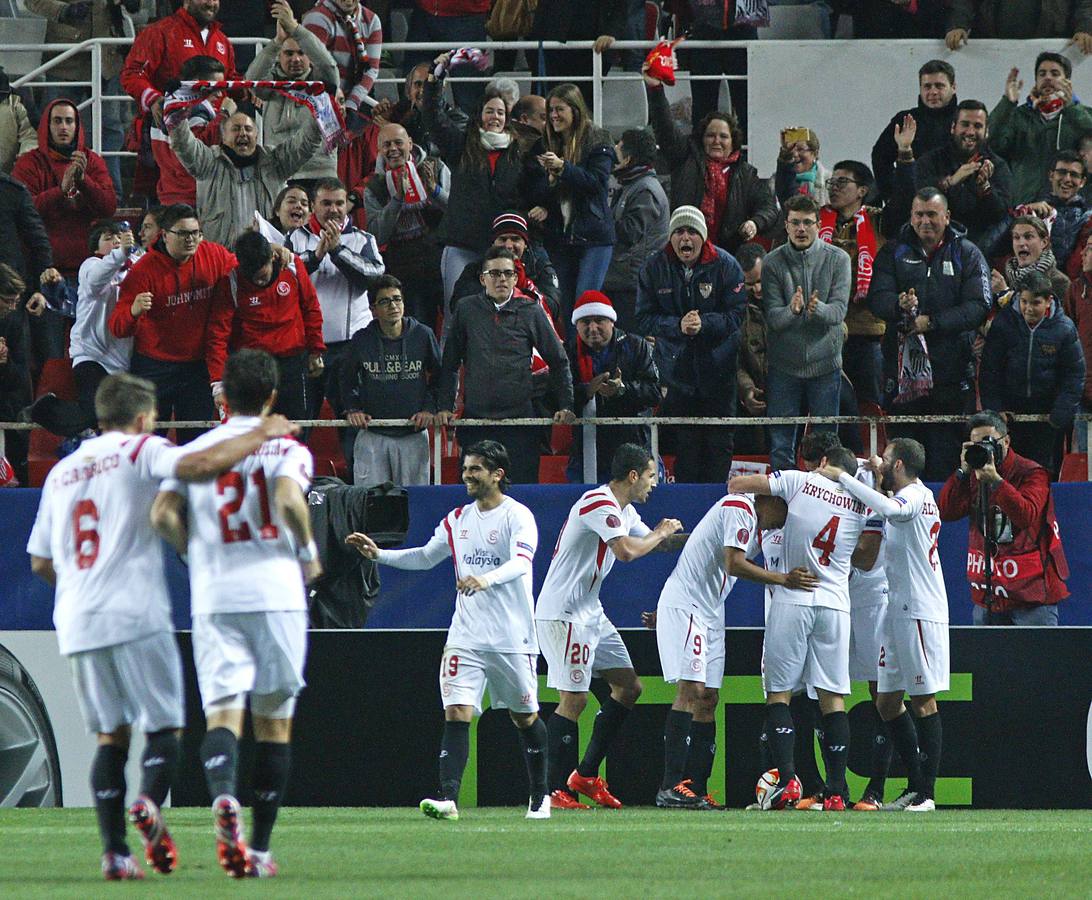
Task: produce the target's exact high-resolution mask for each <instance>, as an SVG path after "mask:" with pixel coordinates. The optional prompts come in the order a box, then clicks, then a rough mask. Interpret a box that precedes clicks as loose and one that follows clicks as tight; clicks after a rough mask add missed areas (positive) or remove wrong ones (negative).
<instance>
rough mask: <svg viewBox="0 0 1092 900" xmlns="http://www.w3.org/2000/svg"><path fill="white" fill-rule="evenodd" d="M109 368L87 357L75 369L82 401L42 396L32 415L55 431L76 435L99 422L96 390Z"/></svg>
mask: <svg viewBox="0 0 1092 900" xmlns="http://www.w3.org/2000/svg"><path fill="white" fill-rule="evenodd" d="M106 375H107V371H106V369H104V368H103V367H102V366H100V365H99V364H98V363H97V362H91V361H90V360H85V361H84V362H81V363H77V364H76V365H75V366H74V367H73V369H72V379H73V381H75V382H76V391H77V393H78V395H79V399H78V400H61V399H59V398H56V397H46V396H43V397H40V398H39V399H38V402H37V403H35V404H34V412H33V414H32V418H33V420H34V421H35V422H37V423H38V424H39V425H41V426H42V427H43V428H45V429H46V430H47V431H50V432H52V433H53V434H59V435H60V436H61V437H75V436H76V435H77V434H79V433H80V432H81V431H86V430H87V429H88V428H94V427H95V426H96V425H97V424H98V417H97V416H96V415H95V391H97V390H98V389H99V385H100V384H101V383H102V380H103V379H104V378H105V377H106Z"/></svg>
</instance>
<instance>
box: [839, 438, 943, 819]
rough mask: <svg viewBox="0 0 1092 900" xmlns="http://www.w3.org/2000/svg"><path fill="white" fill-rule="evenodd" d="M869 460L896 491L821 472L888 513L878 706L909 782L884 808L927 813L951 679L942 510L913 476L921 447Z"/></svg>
mask: <svg viewBox="0 0 1092 900" xmlns="http://www.w3.org/2000/svg"><path fill="white" fill-rule="evenodd" d="M868 465H869V468H871V469H872V471H873V472H874V473H875V474H876V476H877V477H878V478H879V479H880V487H881V488H882V489H883V490H884V491H889V492H894V496H893V497H888V496H887V495H886V494H881V493H880V492H879V491H876V490H873V489H872V488H870V487H868V486H867V485H865V484H862V483H861V482H859V481H857V480H855V479H854V478H853V477H852V476H851V475H849V474H847V473H846V472H844V471H842V470H841V469H839V468H838V467H837V464H835V465H830V466H827V467H825V468H823V469H821V470H820V472H821V473H822V474H823V475H826V476H827V477H828V478H831V479H832V480H835V481H837V482H838V484H840V485H841V486H842V487H843V488H844V489H845V490H847V491H849V493H851V494H852V495H853V496H854V497H856V498H857V499H858V500H860V501H861V502H862V503H867V504H868V505H869V506H870V507H872V509H873V510H875V511H876V512H877V513H878V514H879V515H881V516H883V517H884V518H885V519H887V540H886V542H885V543H886V544H887V572H888V581H889V584H890V589H891V595H890V599H889V601H888V605H887V614H886V615H885V617H884V620H883V642H882V644H881V646H880V656H879V684H878V693H877V695H876V708H877V709H878V710H879V711H880V716H881V717H882V718H883V720H884V722H885V723H886V725H887V728H888V730H889V734H890V737H891V740H892V742H893V743H894V745H895V748H896V749H897V750H898V753H899V756H900V757H902V760H903V762H904V763H905V764H906V770H907V772H908V774H909V783H908V786H907V789H906V790H905V791H904V792H903V794H902V795H901V796H900V797H899V798H898V799H897V800H895V801H894V802H893V803H890V804H888V805H887V806H885V807H884V809H895V810H908V811H910V812H932V811H933V810H934V809H936V802H935V797H934V790H935V787H936V780H937V771H938V769H939V767H940V748H941V727H940V712H939V711H938V709H937V699H936V695H937V694H938V693H939V692H941V691H946V690H948V682H949V656H948V594H947V591H946V590H945V587H944V576H943V573H942V572H941V569H940V558H939V556H938V553H937V542H938V540H939V539H940V513H939V512H938V510H937V505H936V500H935V499H934V498H933V492H932V491H930V490H929V488H927V487H926V486H925V485H924V484H922V483H921V480H920V479H919V478H918V476H919V475H920V474H921V472H922V471H923V470H924V469H925V448H924V447H922V445H921V444H919V443H918V442H917V441H915V440H912V439H910V438H895V439H894V440H892V441H891V442H890V443H889V444H888V445H887V448H886V449H885V450H884V454H883V458H882V459H881V458H880V457H878V456H874V457H872V459H871V460H869V463H868ZM904 692H906V693H908V694H909V695H910V707H911V709H912V710H913V716H912V717H911V715H910V713H909V712H907V709H906V706H905V705H904V704H903V701H902V698H903V693H904ZM915 721H916V726H915ZM919 740H920V755H919Z"/></svg>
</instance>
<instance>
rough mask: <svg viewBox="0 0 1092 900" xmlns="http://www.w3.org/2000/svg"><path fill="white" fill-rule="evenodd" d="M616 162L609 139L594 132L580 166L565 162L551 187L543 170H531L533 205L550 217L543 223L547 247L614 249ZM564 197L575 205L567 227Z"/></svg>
mask: <svg viewBox="0 0 1092 900" xmlns="http://www.w3.org/2000/svg"><path fill="white" fill-rule="evenodd" d="M535 152H536V153H537V152H539V151H538V150H537V149H536V150H535ZM616 162H617V160H616V158H615V155H614V145H613V144H612V143H611V140H610V135H609V134H607V133H606V132H605V131H599V130H598V129H595V130H593V131H592V132H591V133H590V134H589V135H588V138H587V140H586V141H585V143H584V147H583V152H582V154H581V157H580V162H579V164H577V165H574V164H573V163H571V162H567V161H566V163H565V168H564V169H563V170H562V172H561V176H560V177H559V178H558V180H557V181H555V182H554V183H553V184H552V185H551V184H550V183H549V179H548V177H547V175H546V170H545V169H543V168H542V166H537V165H532V166H530V167H529V169H528V174H527V189H528V194H529V195H530V198H531V201H532V203H534V204H536V205H538V206H544V207H546V209H547V211H548V213H549V214H548V215H547V217H546V221H545V222H544V223H543V227H544V229H545V232H546V245H547V247H550V246H556V245H559V244H561V245H569V246H576V247H604V246H613V245H614V216H613V215H612V214H611V211H610V195H609V192H608V188H609V186H610V173H611V171H612V170H613V169H614V165H615V163H616ZM564 197H568V199H569V200H570V201H571V203H572V211H571V213H570V216H569V224H568V225H567V226H566V225H565V223H564V219H563V217H562V214H561V200H562V198H564Z"/></svg>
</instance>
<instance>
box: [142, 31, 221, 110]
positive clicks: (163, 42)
mask: <svg viewBox="0 0 1092 900" xmlns="http://www.w3.org/2000/svg"><path fill="white" fill-rule="evenodd" d="M191 56H211V57H212V58H213V59H218V60H219V61H220V62H222V63H223V64H224V76H225V77H226V78H229V79H230V78H238V77H239V75H238V73H237V72H236V71H235V50H234V48H232V46H231V41H230V40H228V36H227V35H226V34H224V32H223V30H222V29H221V28H220V23H219V22H213V23H212V24H211V25H210V26H209V30H208V40H204V39H202V37H201V28H200V26H198V24H197V20H196V19H194V17H193V16H191V15H190V14H189V13H188V12H186V10H185V9H179V10H178V11H177V12H176V13H175V14H174V15H173V16H167V17H166V18H163V19H160V20H159V21H158V22H155V23H154V24H152V25H149V26H148V27H147V28H145V29H144V30H143V31H142V32H140V34H138V35H137V37H136V40H135V41H133V47H132V49H131V50H130V51H129V55H128V56H126V57H125V66H124V67H123V68H122V70H121V86H122V88H123V89H124V90H125V93H127V94H128V95H129V96H130V97H132V98H133V99H134V100H136V101H137V103H138V104H140V111H141V112H147V111H148V108H149V107H150V106H151V105H152V104H153V103H155V101H156V100H158V99H159V98H160V97H161V96H163V92H164V91H165V90H166V89H167V84H168V83H169V82H170V81H172V80H174V79H175V78H177V77H178V73H179V71H181V69H182V63H184V62H185V61H186V60H187V59H189V58H190V57H191Z"/></svg>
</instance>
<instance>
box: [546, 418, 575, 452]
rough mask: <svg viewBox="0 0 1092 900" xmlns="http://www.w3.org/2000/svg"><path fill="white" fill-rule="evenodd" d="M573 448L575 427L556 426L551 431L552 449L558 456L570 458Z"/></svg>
mask: <svg viewBox="0 0 1092 900" xmlns="http://www.w3.org/2000/svg"><path fill="white" fill-rule="evenodd" d="M572 446H573V426H572V425H554V426H552V427H551V429H550V449H551V450H553V452H554V453H556V454H557V455H558V456H568V455H569V450H570V449H572Z"/></svg>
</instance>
